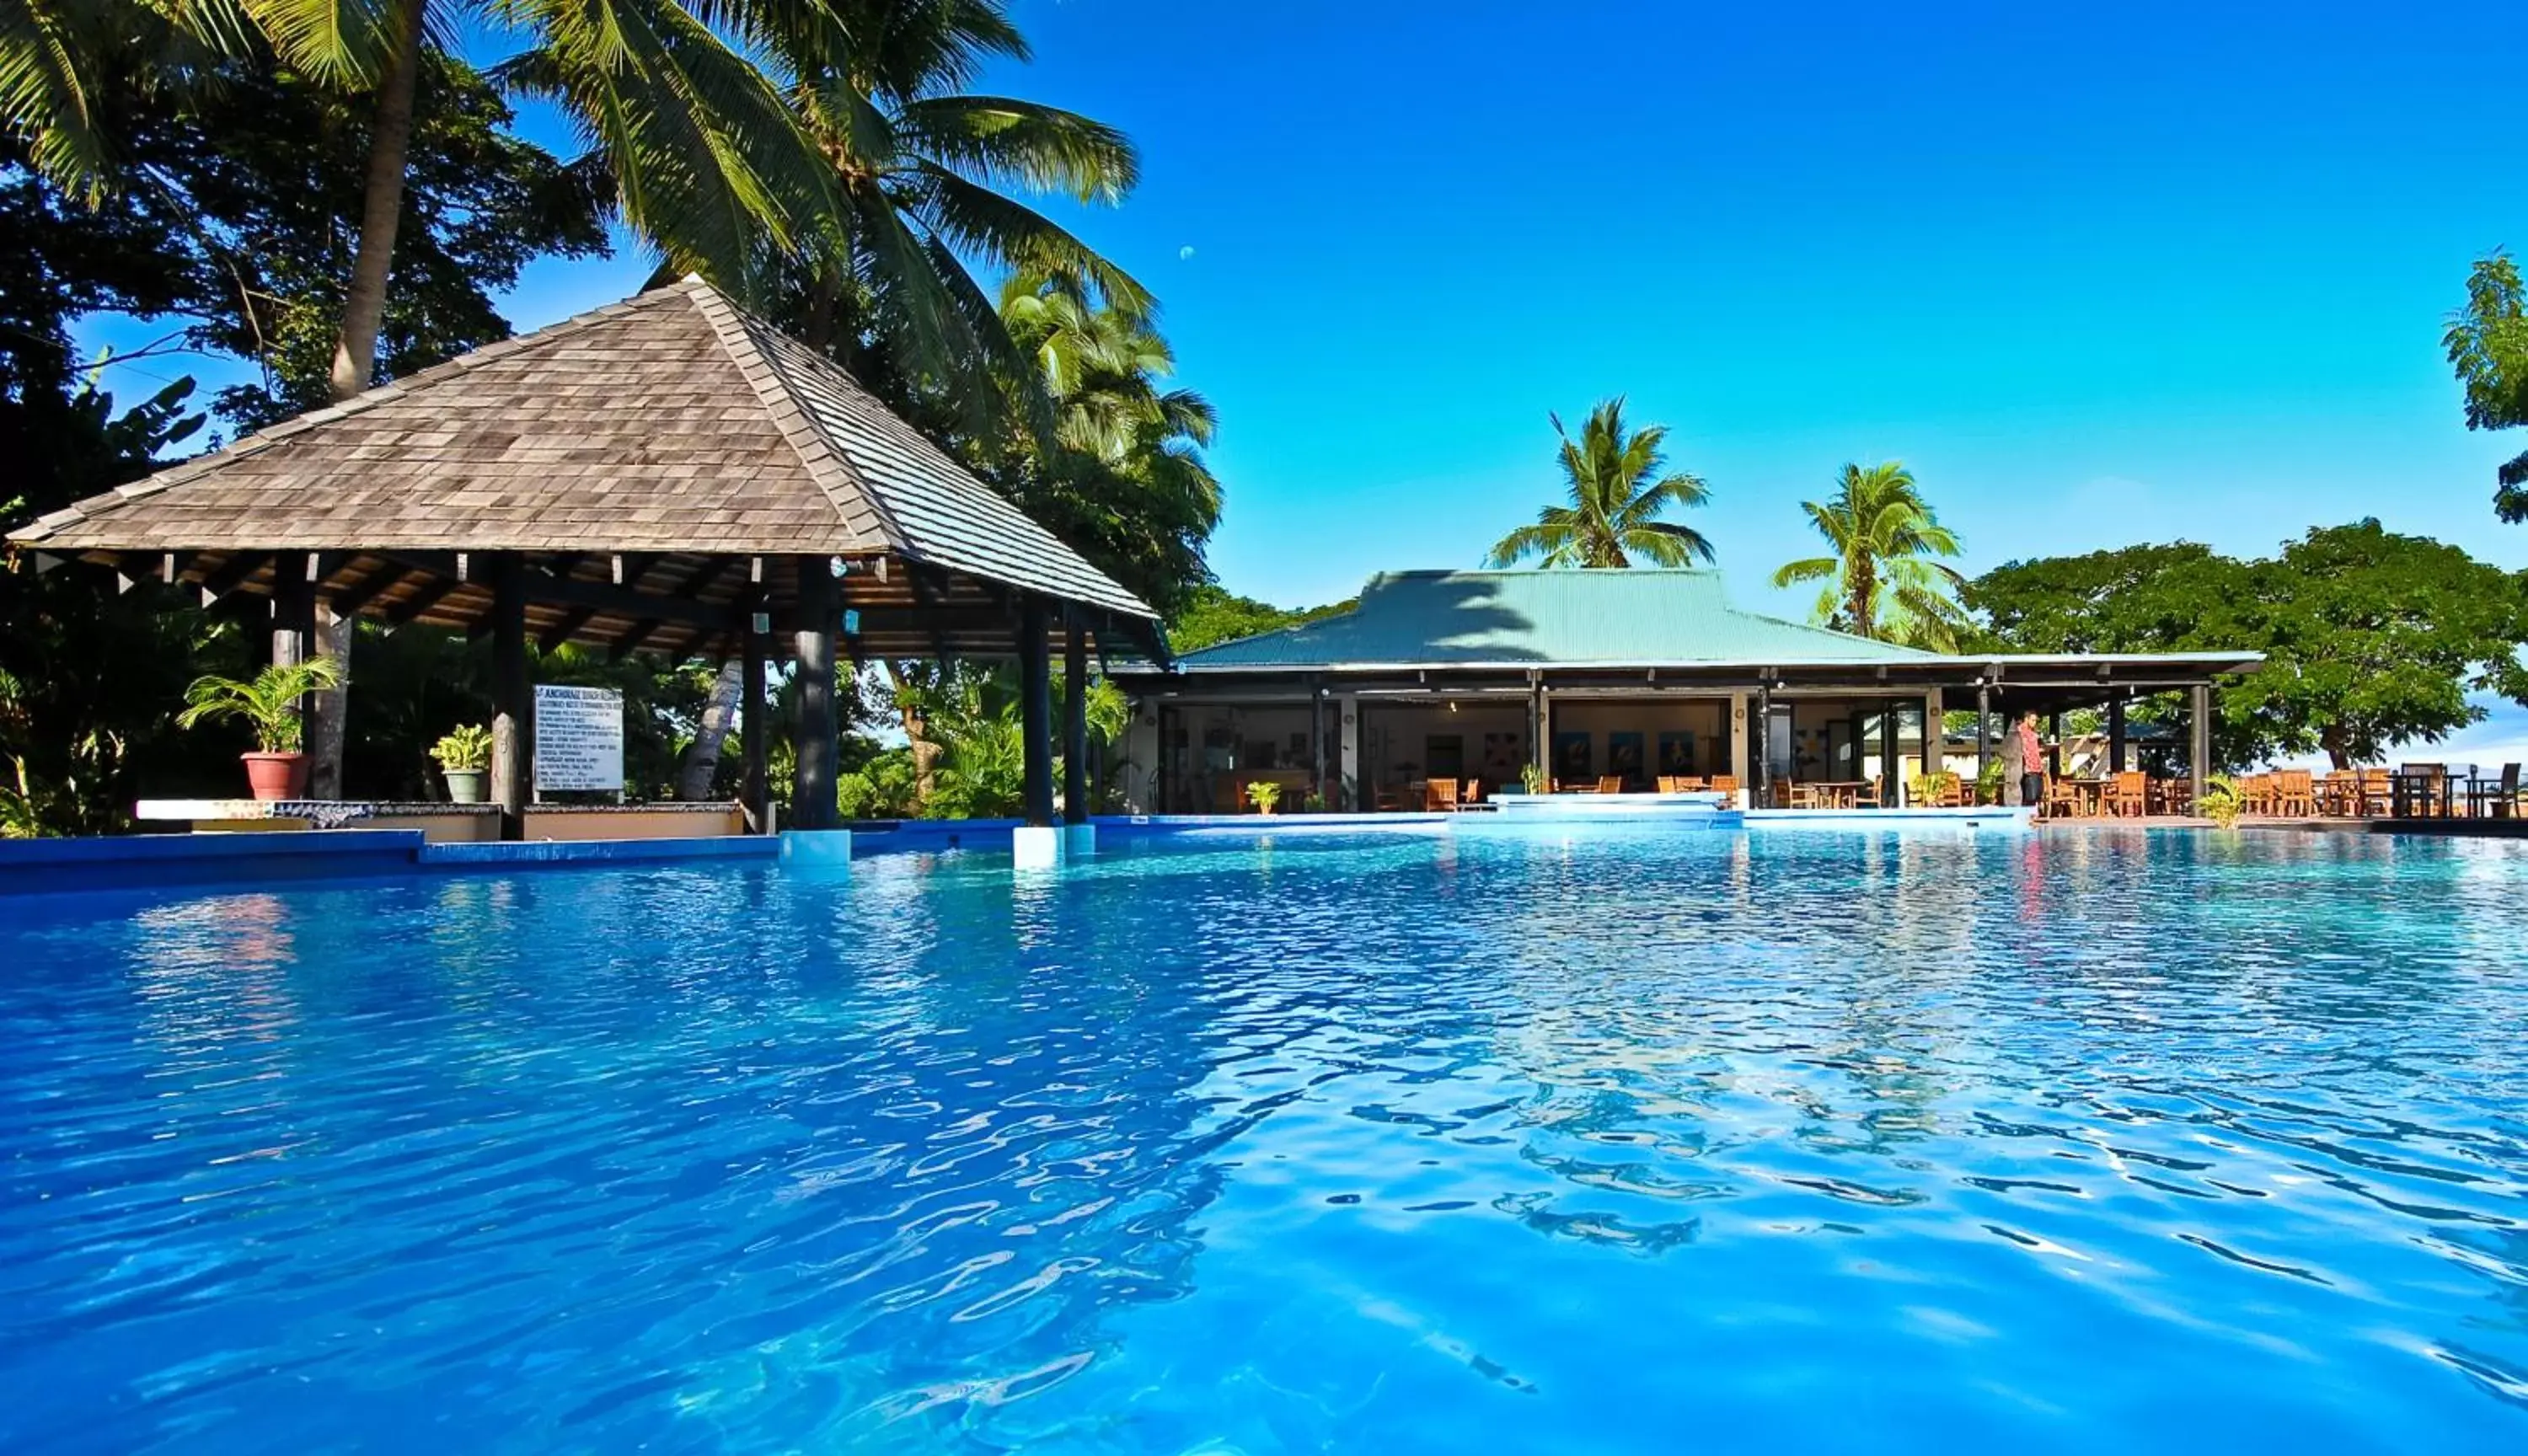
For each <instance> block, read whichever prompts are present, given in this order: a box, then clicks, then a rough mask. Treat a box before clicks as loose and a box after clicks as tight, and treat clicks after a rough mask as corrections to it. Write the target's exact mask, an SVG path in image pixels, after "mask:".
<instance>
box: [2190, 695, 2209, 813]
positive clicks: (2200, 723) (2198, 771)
mask: <svg viewBox="0 0 2528 1456" xmlns="http://www.w3.org/2000/svg"><path fill="white" fill-rule="evenodd" d="M2190 697H2191V698H2192V701H2193V711H2191V712H2189V713H2187V714H2186V721H2187V728H2188V737H2189V738H2191V739H2192V740H2193V741H2192V743H2191V744H2190V745H2188V749H2189V752H2188V753H2187V754H2186V758H2187V766H2188V768H2189V769H2190V771H2191V772H2192V774H2193V776H2194V795H2195V802H2196V803H2198V804H2199V803H2201V802H2202V796H2203V786H2204V785H2205V784H2207V783H2209V782H2211V779H2212V685H2211V684H2209V683H2199V684H2197V685H2195V687H2194V688H2193V689H2192V690H2191V691H2190Z"/></svg>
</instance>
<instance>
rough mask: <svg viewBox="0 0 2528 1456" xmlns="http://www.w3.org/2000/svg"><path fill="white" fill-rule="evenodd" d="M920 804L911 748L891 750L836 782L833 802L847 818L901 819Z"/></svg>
mask: <svg viewBox="0 0 2528 1456" xmlns="http://www.w3.org/2000/svg"><path fill="white" fill-rule="evenodd" d="M918 803H919V801H918V799H917V796H916V795H915V793H914V775H913V751H912V750H910V749H890V750H888V751H887V752H885V753H882V754H878V755H877V756H875V757H873V758H871V759H869V762H867V763H864V764H862V765H861V766H860V767H859V768H856V769H854V770H852V771H851V772H849V773H846V774H843V775H842V776H840V777H839V778H837V779H836V780H835V781H834V805H835V807H836V808H837V809H838V810H839V811H840V812H841V814H842V816H843V817H844V818H846V819H901V818H905V817H908V816H910V815H911V814H912V813H913V812H914V811H915V808H916V806H917V805H918Z"/></svg>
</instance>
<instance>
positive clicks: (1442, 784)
mask: <svg viewBox="0 0 2528 1456" xmlns="http://www.w3.org/2000/svg"><path fill="white" fill-rule="evenodd" d="M1456 807H1457V781H1456V780H1455V779H1433V780H1431V781H1430V782H1429V783H1426V784H1424V785H1423V786H1422V808H1423V811H1424V812H1426V813H1441V812H1454V811H1455V809H1456Z"/></svg>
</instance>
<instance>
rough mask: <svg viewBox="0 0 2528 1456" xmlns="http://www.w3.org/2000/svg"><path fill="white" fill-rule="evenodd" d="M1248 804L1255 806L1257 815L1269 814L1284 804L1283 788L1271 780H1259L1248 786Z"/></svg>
mask: <svg viewBox="0 0 2528 1456" xmlns="http://www.w3.org/2000/svg"><path fill="white" fill-rule="evenodd" d="M1246 802H1247V803H1249V804H1251V805H1253V806H1255V811H1256V812H1257V813H1261V814H1269V813H1271V812H1272V811H1273V808H1274V806H1276V805H1278V804H1280V803H1281V802H1282V786H1281V785H1280V784H1277V783H1275V782H1273V781H1272V780H1271V779H1257V780H1256V781H1255V782H1253V783H1251V784H1248V785H1247V786H1246Z"/></svg>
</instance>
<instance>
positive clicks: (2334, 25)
mask: <svg viewBox="0 0 2528 1456" xmlns="http://www.w3.org/2000/svg"><path fill="white" fill-rule="evenodd" d="M2206 9H2207V8H2205V7H2201V6H2195V5H2186V6H2169V5H2153V4H2128V5H2122V6H2115V7H2096V8H2085V9H2083V10H2080V11H2078V12H2074V11H2068V10H2066V8H2063V7H2048V6H2029V5H2026V4H2024V3H2018V4H2010V5H1975V6H1944V7H1941V8H1940V10H1941V14H1940V16H1939V18H1938V19H1937V20H1936V21H1933V20H1928V19H1924V18H1922V17H1921V16H1918V15H1917V14H1915V13H1913V12H1911V11H1910V10H1909V9H1908V8H1905V7H1887V6H1879V5H1872V6H1855V5H1839V4H1827V5H1810V6H1803V7H1797V8H1782V7H1754V6H1742V7H1726V8H1722V7H1695V8H1692V9H1689V8H1687V7H1682V6H1673V5H1649V4H1644V5H1637V6H1615V5H1590V6H1573V7H1564V8H1558V9H1550V8H1546V7H1538V6H1534V5H1517V6H1511V5H1493V4H1463V3H1460V4H1448V5H1442V4H1397V3H1385V4H1374V5H1370V4H1357V3H1354V4H1347V5H1333V4H1324V3H1297V4H1281V5H1274V6H1215V5H1202V4H1186V3H1184V0H1175V3H1160V0H1063V3H1047V0H1020V4H1019V6H1018V17H1019V20H1020V22H1021V24H1022V26H1024V28H1025V29H1026V31H1027V34H1028V35H1029V36H1030V37H1031V38H1032V39H1033V41H1034V43H1035V46H1036V51H1037V59H1036V61H1035V63H1034V64H1033V65H1031V66H1027V67H1024V68H1017V67H1013V68H1008V69H1007V71H1006V73H1005V74H1002V75H997V76H995V77H993V78H991V80H990V81H989V83H988V84H989V86H990V87H992V88H996V89H1004V90H1008V91H1011V92H1015V93H1018V94H1023V95H1027V96H1031V97H1035V98H1038V99H1042V100H1046V101H1051V102H1055V103H1059V104H1062V105H1067V106H1072V107H1075V108H1077V109H1080V110H1082V111H1085V112H1088V113H1089V114H1091V115H1094V116H1097V117H1100V118H1103V119H1105V120H1108V121H1111V122H1113V123H1116V124H1118V125H1120V126H1122V127H1123V128H1125V129H1126V130H1128V131H1130V132H1131V134H1132V136H1133V137H1134V138H1135V139H1136V140H1137V141H1138V142H1139V143H1140V145H1141V148H1142V151H1143V155H1144V159H1145V164H1146V165H1145V171H1146V180H1145V182H1144V183H1143V185H1142V187H1141V189H1140V191H1139V192H1138V193H1137V194H1136V195H1135V196H1134V197H1133V198H1132V200H1131V201H1130V202H1129V203H1128V204H1127V205H1126V206H1125V207H1123V208H1122V209H1120V210H1115V211H1100V212H1082V211H1080V210H1078V209H1069V208H1061V209H1058V210H1060V211H1062V212H1063V213H1064V215H1065V216H1066V217H1067V218H1069V219H1071V220H1072V221H1073V222H1074V223H1075V225H1076V226H1077V227H1079V228H1080V231H1082V232H1083V233H1084V234H1086V235H1087V236H1088V237H1089V238H1090V239H1091V240H1092V241H1094V242H1096V243H1097V244H1098V245H1100V246H1101V247H1103V248H1105V249H1106V250H1108V251H1109V253H1110V254H1111V255H1112V256H1115V257H1116V258H1118V259H1119V260H1120V261H1122V262H1123V263H1124V264H1125V265H1126V266H1128V267H1129V268H1131V269H1132V270H1133V271H1134V272H1135V273H1137V274H1138V275H1139V276H1140V277H1141V278H1142V279H1143V280H1144V281H1146V282H1147V283H1149V284H1150V285H1151V286H1153V287H1154V288H1156V289H1157V290H1158V292H1159V293H1160V295H1161V297H1162V298H1163V299H1164V301H1165V304H1166V313H1165V317H1164V324H1165V327H1166V330H1167V332H1168V334H1169V335H1170V337H1171V338H1173V339H1174V340H1175V341H1176V344H1177V346H1178V349H1179V353H1180V357H1181V362H1182V366H1183V378H1184V380H1185V383H1187V384H1190V385H1191V386H1193V387H1195V388H1198V389H1200V390H1203V391H1205V392H1206V393H1208V394H1209V395H1210V396H1211V398H1212V399H1213V401H1214V402H1215V403H1216V404H1217V405H1218V406H1219V409H1220V414H1221V419H1222V436H1221V441H1220V444H1219V447H1218V449H1217V450H1216V452H1215V456H1214V463H1215V465H1216V467H1217V469H1218V471H1219V474H1220V475H1221V477H1222V479H1223V480H1224V481H1225V482H1226V484H1227V488H1228V493H1229V513H1228V519H1227V521H1226V522H1225V523H1224V525H1223V527H1222V529H1221V532H1220V534H1219V536H1218V538H1217V539H1216V541H1215V543H1214V547H1213V552H1212V559H1213V562H1214V564H1215V566H1216V567H1217V569H1218V571H1219V573H1220V576H1221V579H1222V580H1223V581H1224V582H1225V583H1226V584H1227V585H1228V586H1230V587H1231V588H1233V589H1235V590H1237V591H1239V592H1244V593H1248V594H1251V595H1254V596H1259V597H1264V598H1271V599H1273V600H1276V601H1280V602H1285V603H1293V604H1295V603H1306V602H1314V601H1321V600H1325V599H1329V598H1337V597H1341V596H1344V595H1347V594H1348V593H1350V592H1351V591H1352V590H1354V588H1355V587H1356V586H1357V584H1358V583H1359V581H1360V579H1361V578H1362V577H1363V576H1364V575H1366V574H1367V573H1368V572H1370V571H1372V570H1374V569H1378V568H1382V567H1405V566H1447V565H1471V564H1474V563H1475V562H1476V561H1477V560H1478V559H1479V558H1480V557H1481V555H1482V554H1483V552H1484V550H1485V548H1486V546H1488V545H1489V544H1490V543H1491V542H1492V541H1493V540H1494V539H1495V538H1496V537H1498V536H1499V535H1500V534H1501V532H1502V531H1503V530H1505V529H1507V528H1508V527H1509V526H1511V525H1513V524H1515V523H1517V522H1519V521H1521V520H1524V519H1527V518H1528V517H1530V516H1532V514H1533V513H1534V511H1535V509H1536V507H1537V506H1538V505H1539V504H1541V503H1543V502H1544V501H1545V500H1547V499H1548V498H1550V497H1552V496H1553V495H1554V493H1555V490H1556V482H1555V479H1554V469H1553V457H1552V448H1553V440H1552V436H1551V433H1550V430H1549V427H1548V425H1547V422H1546V413H1547V411H1548V410H1559V411H1561V412H1562V414H1563V415H1564V417H1565V418H1566V419H1576V417H1578V416H1579V415H1581V414H1583V413H1585V411H1586V410H1587V409H1588V407H1589V405H1590V404H1591V402H1592V401H1594V400H1595V399H1597V398H1599V397H1600V396H1602V395H1606V394H1611V393H1617V392H1622V393H1626V394H1628V395H1630V396H1631V400H1632V410H1633V413H1634V415H1635V417H1636V418H1637V419H1640V420H1646V421H1658V422H1661V423H1665V424H1667V425H1668V426H1670V427H1671V428H1672V430H1673V432H1674V433H1673V436H1672V455H1673V459H1674V461H1675V463H1676V464H1678V465H1680V466H1683V467H1686V468H1689V469H1692V470H1694V471H1695V472H1697V473H1698V474H1701V475H1702V476H1704V477H1705V478H1706V479H1707V480H1708V481H1709V482H1710V483H1711V485H1712V490H1713V492H1714V497H1715V499H1714V503H1713V505H1712V507H1711V508H1709V509H1708V510H1705V511H1703V512H1700V513H1699V514H1698V519H1697V520H1696V522H1695V524H1697V525H1698V526H1699V527H1700V528H1701V529H1703V530H1704V531H1705V532H1706V533H1707V534H1708V535H1710V536H1711V537H1712V540H1713V541H1714V542H1715V543H1716V544H1717V545H1718V546H1719V549H1720V556H1721V564H1722V566H1723V567H1724V568H1726V569H1728V570H1729V571H1730V572H1731V574H1732V580H1733V589H1734V590H1735V592H1736V593H1737V595H1738V596H1739V598H1741V599H1742V600H1744V601H1746V602H1747V603H1748V604H1750V605H1760V606H1762V605H1769V606H1773V607H1775V608H1778V609H1785V610H1790V611H1794V612H1796V611H1804V610H1805V608H1806V605H1807V602H1808V599H1809V598H1808V597H1807V596H1806V595H1805V594H1802V595H1799V596H1789V595H1784V596H1776V595H1775V594H1773V593H1771V592H1770V590H1769V589H1768V588H1766V587H1765V586H1764V582H1763V578H1764V576H1765V575H1766V574H1768V573H1769V572H1770V570H1771V569H1772V568H1773V567H1774V566H1776V565H1778V564H1779V563H1780V562H1781V561H1783V560H1785V559H1787V558H1789V557H1791V556H1794V555H1798V554H1805V553H1807V552H1808V550H1809V548H1810V542H1809V540H1808V539H1806V538H1805V537H1804V535H1803V532H1804V529H1805V528H1804V526H1803V524H1802V522H1801V519H1800V514H1799V510H1798V503H1799V502H1800V501H1801V500H1803V499H1807V498H1814V497H1817V496H1819V495H1822V494H1824V493H1825V492H1826V491H1827V489H1828V488H1829V484H1830V478H1831V476H1832V475H1833V473H1834V471H1835V469H1836V468H1837V467H1838V466H1839V465H1840V464H1841V463H1842V462H1844V461H1846V460H1865V461H1868V460H1876V459H1882V458H1890V457H1898V458H1902V459H1904V460H1905V461H1906V462H1907V463H1908V464H1910V465H1912V466H1913V467H1914V469H1915V471H1916V472H1917V474H1918V475H1919V476H1920V477H1921V479H1922V483H1923V485H1924V488H1925V489H1926V490H1927V491H1928V493H1929V494H1930V495H1931V497H1932V498H1933V500H1934V501H1935V502H1936V503H1937V504H1938V505H1939V506H1940V508H1941V510H1942V512H1943V514H1944V516H1945V517H1946V518H1947V520H1948V521H1949V522H1950V523H1951V524H1952V525H1953V526H1954V527H1955V528H1956V529H1957V530H1958V531H1959V532H1960V533H1961V534H1962V535H1963V536H1964V537H1965V538H1966V542H1967V546H1968V548H1969V559H1968V562H1967V565H1968V567H1969V568H1970V569H1975V568H1980V567H1982V566H1985V565H1989V564H1993V563H1996V562H1999V561H2002V560H2005V559H2008V558H2010V557H2013V556H2025V555H2030V554H2040V553H2049V552H2059V551H2069V550H2079V549H2087V548H2090V547H2095V546H2120V545H2125V544H2129V543H2132V542H2135V541H2142V540H2165V539H2170V538H2174V537H2178V536H2190V537H2193V538H2195V539H2198V540H2204V541H2208V542H2210V543H2212V544H2214V545H2215V546H2221V547H2224V548H2228V549H2232V550H2238V551H2264V550H2270V549H2271V548H2272V547H2273V546H2275V545H2276V544H2277V543H2278V542H2279V541H2280V540H2281V539H2283V538H2284V537H2286V536H2289V535H2292V534H2296V533H2297V532H2299V531H2301V530H2303V529H2305V528H2306V527H2308V526H2311V525H2314V524H2321V523H2333V522H2337V521H2343V520H2348V519H2352V518H2355V517H2358V516H2360V515H2363V514H2376V515H2378V516H2380V517H2381V518H2383V519H2384V520H2386V521H2387V522H2388V523H2389V524H2390V525H2391V526H2393V527H2396V528H2397V529H2403V530H2410V531H2417V532H2423V533H2427V534H2431V535H2434V536H2438V537H2440V538H2442V539H2445V540H2449V541H2452V542H2456V543H2459V544H2461V545H2463V546H2466V547H2467V548H2469V549H2470V550H2473V551H2474V552H2476V553H2477V554H2478V555H2480V556H2484V557H2486V558H2488V559H2492V560H2495V561H2498V562H2501V563H2502V564H2503V565H2506V566H2513V567H2516V566H2522V565H2528V528H2519V527H2504V526H2502V525H2500V524H2498V523H2497V522H2496V521H2495V520H2494V518H2493V515H2492V512H2491V508H2490V504H2489V497H2490V494H2491V488H2492V469H2493V466H2494V464H2495V462H2496V461H2498V460H2501V459H2503V458H2506V457H2507V456H2508V455H2510V454H2511V453H2513V452H2515V451H2517V450H2518V449H2520V448H2522V447H2523V446H2528V439H2523V438H2510V437H2497V436H2483V435H2473V436H2470V435H2469V434H2467V433H2466V432H2465V431H2464V430H2463V429H2461V428H2460V423H2459V415H2458V404H2457V392H2456V388H2455V386H2454V385H2453V383H2452V382H2451V381H2450V379H2449V370H2448V367H2447V366H2446V364H2445V363H2444V362H2443V361H2442V358H2441V353H2440V344H2439V335H2440V331H2441V328H2442V325H2443V321H2444V318H2445V316H2446V314H2447V313H2448V311H2449V308H2450V307H2451V306H2452V305H2453V304H2454V303H2455V302H2456V301H2457V298H2458V295H2459V289H2460V285H2461V283H2462V281H2463V278H2464V276H2465V272H2466V268H2467V264H2468V262H2469V261H2470V260H2471V259H2473V258H2474V257H2476V256H2478V255H2480V254H2482V253H2484V252H2486V251H2488V250H2490V249H2491V248H2493V247H2496V246H2498V245H2502V244H2517V245H2520V246H2522V247H2523V248H2528V191H2523V189H2522V188H2521V186H2520V185H2519V181H2520V171H2521V155H2520V128H2519V126H2518V123H2517V95H2518V91H2517V84H2516V82H2517V78H2518V77H2519V76H2520V75H2521V74H2522V68H2523V62H2528V35H2523V31H2522V25H2521V23H2520V22H2519V21H2518V20H2516V19H2512V18H2510V17H2507V16H2503V15H2502V14H2501V12H2500V11H2499V10H2498V8H2496V7H2488V6H2482V5H2474V6H2456V5H2441V4H2437V3H2434V4H2406V5H2402V6H2396V7H2386V6H2375V5H2364V6H2358V7H2354V6H2338V7H2330V6H2327V5H2323V4H2320V5H2298V6H2291V7H2280V6H2276V7H2271V8H2269V9H2268V10H2266V12H2265V13H2263V14H2260V15H2253V16H2229V17H2217V16H2207V14H2206V13H2205V11H2206ZM1759 12H1769V13H1759ZM538 130H540V131H549V130H550V129H549V128H543V127H539V128H538ZM549 139H551V140H553V141H555V142H558V141H559V140H560V139H561V138H559V137H558V136H551V137H550V138H549ZM1186 250H1190V252H1189V255H1188V253H1187V251H1186ZM648 267H649V264H648V262H647V260H646V259H643V258H641V257H640V256H638V255H637V253H635V252H633V251H631V250H629V249H627V250H626V251H625V252H623V253H622V254H621V255H619V256H618V257H617V258H615V259H614V260H612V261H611V262H605V263H595V262H579V263H548V264H543V265H539V266H537V267H536V268H534V269H533V270H532V271H531V273H530V274H529V276H528V278H527V280H526V282H525V284H524V286H522V287H521V289H520V290H519V292H518V294H517V296H516V297H515V298H514V299H513V300H511V304H510V308H509V313H510V316H511V318H512V320H513V322H515V323H516V324H517V325H518V326H519V327H520V328H521V329H526V328H533V327H536V326H538V325H541V324H545V323H550V322H552V321H553V320H554V319H556V318H560V317H563V316H566V315H568V314H569V313H572V312H575V311H577V310H579V309H581V308H585V307H588V306H591V305H593V304H595V303H599V302H603V301H606V300H607V299H610V298H613V297H617V296H620V295H621V294H622V293H624V292H626V291H628V290H629V289H631V288H632V287H634V286H637V285H638V283H639V282H640V280H641V278H642V276H643V275H644V274H645V273H646V271H647V270H648ZM2523 434H2528V432H2523Z"/></svg>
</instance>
